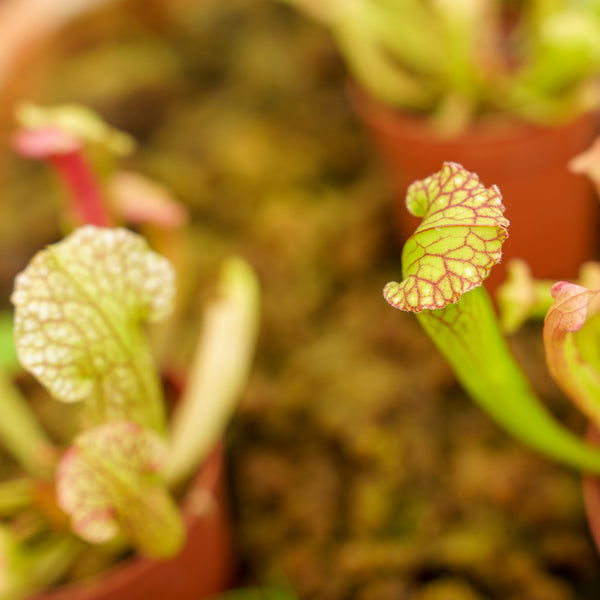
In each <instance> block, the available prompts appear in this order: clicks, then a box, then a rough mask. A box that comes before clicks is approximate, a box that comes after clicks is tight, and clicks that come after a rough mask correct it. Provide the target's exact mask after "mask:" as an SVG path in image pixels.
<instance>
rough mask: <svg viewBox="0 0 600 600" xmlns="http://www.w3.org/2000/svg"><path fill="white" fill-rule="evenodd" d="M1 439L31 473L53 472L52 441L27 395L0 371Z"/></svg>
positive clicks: (48, 473)
mask: <svg viewBox="0 0 600 600" xmlns="http://www.w3.org/2000/svg"><path fill="white" fill-rule="evenodd" d="M0 413H1V414H2V418H1V419H0V440H1V441H2V444H3V445H4V446H5V448H6V449H7V450H8V451H9V452H10V453H11V454H12V455H13V457H14V458H16V459H17V460H18V461H19V464H20V465H21V466H22V467H23V468H24V469H25V470H26V471H27V472H28V473H30V474H31V475H34V476H36V477H48V476H49V475H50V474H51V473H52V463H53V456H54V452H53V444H52V442H51V441H50V439H49V437H48V436H47V435H46V433H45V431H44V430H43V429H42V428H41V426H40V425H39V423H38V421H37V419H36V418H35V415H34V414H33V412H32V411H31V410H30V408H29V406H28V404H27V401H26V399H25V398H24V397H23V396H22V395H21V393H20V392H19V390H18V389H17V388H16V386H15V385H14V384H13V383H12V382H11V381H10V380H9V379H8V377H7V376H6V375H5V374H4V373H1V372H0Z"/></svg>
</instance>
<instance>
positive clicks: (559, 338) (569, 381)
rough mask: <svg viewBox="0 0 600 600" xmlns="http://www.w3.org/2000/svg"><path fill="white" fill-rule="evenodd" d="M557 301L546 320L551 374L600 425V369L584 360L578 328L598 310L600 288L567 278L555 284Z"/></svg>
mask: <svg viewBox="0 0 600 600" xmlns="http://www.w3.org/2000/svg"><path fill="white" fill-rule="evenodd" d="M552 296H553V297H554V303H553V304H552V306H551V307H550V310H549V311H548V314H547V316H546V320H545V322H544V347H545V350H546V363H547V364H548V368H549V370H550V374H551V375H552V377H553V378H554V379H555V381H556V382H557V383H558V385H559V386H560V387H561V389H562V390H563V391H564V392H565V393H566V394H567V395H568V396H569V398H570V399H571V400H572V401H573V402H574V403H576V404H577V405H578V406H579V408H580V409H581V410H582V412H584V413H585V414H586V416H587V417H589V418H590V419H592V421H594V423H596V425H600V373H598V371H597V370H596V369H595V368H594V367H593V366H592V365H591V364H590V363H588V362H587V361H586V360H584V358H583V356H582V354H581V352H580V348H579V346H578V343H577V338H576V336H575V332H578V331H579V330H580V329H581V328H582V327H583V326H584V325H585V323H586V321H587V320H588V318H589V316H590V313H591V312H595V311H596V310H597V306H594V305H593V303H594V304H595V303H597V302H598V301H599V300H600V292H597V291H591V290H588V289H587V288H585V287H583V286H580V285H577V284H574V283H568V282H566V281H559V282H558V283H556V284H554V286H553V287H552Z"/></svg>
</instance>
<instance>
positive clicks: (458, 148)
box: [349, 85, 598, 287]
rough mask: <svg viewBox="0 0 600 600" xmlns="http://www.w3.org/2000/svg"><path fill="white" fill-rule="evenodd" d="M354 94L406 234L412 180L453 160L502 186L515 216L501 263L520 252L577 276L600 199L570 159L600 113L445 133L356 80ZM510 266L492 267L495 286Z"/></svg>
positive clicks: (556, 273)
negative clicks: (438, 133) (569, 165)
mask: <svg viewBox="0 0 600 600" xmlns="http://www.w3.org/2000/svg"><path fill="white" fill-rule="evenodd" d="M349 95H350V100H351V103H352V105H353V107H354V109H355V111H356V113H357V114H358V116H359V118H360V119H361V120H362V121H363V123H364V125H365V127H366V129H367V131H368V132H369V133H370V135H371V137H372V139H373V142H374V144H375V146H376V148H377V149H378V150H379V152H380V153H381V155H382V158H383V160H384V162H385V163H387V167H388V168H389V171H390V174H391V177H392V180H393V183H394V185H395V187H396V189H397V191H398V194H399V199H400V201H399V202H398V203H397V206H398V209H397V216H396V219H397V223H398V228H399V234H400V237H401V239H402V242H403V241H404V239H406V237H408V236H409V235H410V234H412V232H413V231H414V228H415V226H416V224H418V222H419V220H418V219H415V218H414V217H411V216H410V215H408V213H407V212H406V209H405V207H404V196H405V192H406V187H407V185H408V184H410V183H411V182H412V181H414V180H416V179H422V178H423V177H426V176H428V175H430V174H431V173H435V172H436V171H438V170H439V169H440V167H441V165H442V163H443V162H444V161H453V162H458V163H461V164H462V165H463V166H464V167H465V168H466V169H468V170H469V171H473V172H475V173H477V174H478V175H479V177H480V180H481V181H482V183H483V184H485V185H486V186H490V185H492V184H496V185H498V187H499V188H500V191H501V193H502V196H503V199H504V204H505V206H506V217H507V218H508V219H509V220H510V228H509V238H508V240H507V241H506V243H505V244H504V251H503V254H504V261H503V262H504V263H505V261H506V260H507V259H509V258H513V257H523V258H525V259H526V260H527V261H528V262H529V264H530V265H531V269H532V272H533V274H534V276H536V277H542V278H549V279H557V280H558V279H567V278H571V277H575V276H576V274H577V271H578V268H579V265H580V264H581V263H582V262H583V261H584V260H586V259H590V258H593V257H594V256H595V254H596V246H597V239H596V235H597V234H596V231H597V225H598V206H597V204H598V201H597V199H596V198H595V196H594V192H593V189H592V186H591V185H590V184H589V182H588V181H587V179H586V178H585V177H583V176H580V175H574V174H572V173H570V172H569V171H568V170H567V163H568V161H569V160H570V159H571V158H573V157H574V156H575V155H577V154H578V153H579V152H581V151H583V150H585V149H586V148H587V147H588V146H589V145H590V144H591V142H592V140H593V139H594V137H595V136H596V134H597V130H598V115H597V114H595V113H588V114H585V115H583V116H581V117H579V118H577V119H575V120H574V121H572V122H569V123H566V124H564V125H561V126H557V127H540V126H536V125H532V124H529V123H525V122H520V121H516V120H514V119H513V120H509V119H508V118H504V117H497V118H495V119H491V118H490V119H489V120H488V121H486V122H485V123H484V122H483V121H481V122H480V123H478V124H477V125H476V126H474V127H472V128H471V129H469V130H467V131H465V132H464V133H462V134H460V135H459V136H457V137H452V138H440V137H439V136H436V135H435V134H434V133H433V132H432V130H431V129H430V128H429V127H428V123H427V121H426V120H425V119H424V118H421V117H419V116H415V115H412V114H404V113H402V112H399V111H395V110H393V109H391V108H388V107H386V106H385V105H383V104H381V103H379V102H377V101H375V100H373V99H372V98H371V97H369V96H368V95H367V94H365V93H364V92H363V91H362V90H360V89H359V88H358V87H356V86H354V85H351V86H349ZM505 273H506V271H505V268H504V266H503V264H500V265H499V266H498V267H496V268H495V269H494V270H493V271H492V275H491V276H490V281H491V285H492V287H494V286H495V285H496V284H497V283H500V282H501V281H502V280H503V279H504V276H505Z"/></svg>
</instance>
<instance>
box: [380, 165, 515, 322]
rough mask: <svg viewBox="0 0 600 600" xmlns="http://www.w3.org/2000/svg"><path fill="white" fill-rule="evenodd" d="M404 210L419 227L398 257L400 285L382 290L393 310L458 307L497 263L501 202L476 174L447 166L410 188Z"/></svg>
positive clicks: (503, 222) (504, 223)
mask: <svg viewBox="0 0 600 600" xmlns="http://www.w3.org/2000/svg"><path fill="white" fill-rule="evenodd" d="M406 205H407V208H408V210H409V212H410V213H411V214H413V215H415V216H417V217H423V221H422V222H421V224H420V225H419V226H418V227H417V229H416V231H415V233H414V234H413V235H412V236H411V237H410V238H409V239H408V241H407V242H406V244H405V246H404V250H403V252H402V265H403V275H404V280H403V281H402V282H401V283H397V282H394V281H393V282H390V283H388V284H387V285H386V286H385V288H384V297H385V299H386V300H387V301H388V302H389V303H390V304H391V305H392V306H394V307H396V308H399V309H400V310H406V311H412V312H421V311H423V310H425V309H439V308H442V307H444V306H446V305H447V304H451V303H454V302H457V301H458V299H459V298H460V297H461V296H462V294H464V293H465V292H468V291H469V290H471V289H473V288H475V287H478V286H480V285H481V284H482V282H483V280H484V279H485V278H486V277H487V276H488V275H489V273H490V270H491V268H492V267H493V266H494V265H495V264H496V263H498V262H500V258H501V256H502V243H503V242H504V240H505V239H506V238H507V236H508V233H507V227H508V220H507V219H505V218H504V217H503V216H502V214H503V212H504V206H503V205H502V196H501V195H500V191H499V190H498V188H497V187H496V186H492V187H490V188H486V187H485V186H484V185H483V184H481V183H480V182H479V177H478V176H477V175H476V174H475V173H470V172H469V171H467V170H466V169H465V168H464V167H462V166H461V165H459V164H457V163H451V162H446V163H444V166H443V167H442V170H441V171H439V172H438V173H435V174H433V175H430V176H429V177H427V178H425V179H423V180H420V181H415V182H414V183H413V184H412V185H411V186H410V187H409V188H408V191H407V195H406Z"/></svg>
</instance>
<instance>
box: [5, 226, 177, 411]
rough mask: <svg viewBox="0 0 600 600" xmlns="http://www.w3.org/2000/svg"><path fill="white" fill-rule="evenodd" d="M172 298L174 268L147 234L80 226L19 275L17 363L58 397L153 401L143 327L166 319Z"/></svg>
mask: <svg viewBox="0 0 600 600" xmlns="http://www.w3.org/2000/svg"><path fill="white" fill-rule="evenodd" d="M174 293H175V284H174V273H173V269H172V267H171V265H170V264H169V262H168V261H167V260H166V259H165V258H163V257H161V256H159V255H158V254H156V253H154V252H152V251H151V250H150V249H149V247H148V245H147V243H146V241H145V240H144V238H142V237H141V236H139V235H137V234H134V233H132V232H130V231H127V230H125V229H108V228H98V227H94V226H86V227H82V228H80V229H77V230H75V231H74V232H73V233H72V234H71V235H70V236H69V237H67V238H65V239H64V240H63V241H62V242H59V243H57V244H54V245H53V246H49V247H48V248H47V249H45V250H42V251H40V252H38V254H36V256H35V257H34V258H33V259H32V261H31V262H30V264H29V266H28V267H27V268H26V269H25V271H23V272H22V273H21V274H19V275H18V276H17V278H16V281H15V289H14V292H13V294H12V298H11V300H12V302H13V304H14V305H15V327H14V329H15V342H16V346H17V352H18V354H19V359H20V360H21V363H22V364H23V366H24V367H25V368H26V369H28V370H29V371H30V372H31V373H32V374H33V375H35V376H36V377H37V378H38V379H39V380H40V381H41V383H42V384H44V385H45V386H46V387H47V388H48V390H49V391H50V393H51V394H52V395H53V396H54V397H55V398H57V399H59V400H63V401H66V402H73V401H77V400H83V399H84V398H88V397H92V396H93V397H95V398H96V399H102V398H105V399H109V400H110V402H112V403H114V406H117V405H121V406H122V405H125V404H126V403H127V402H129V401H132V402H137V403H138V404H139V402H140V398H141V400H142V401H144V402H146V401H147V402H150V401H151V398H149V397H148V396H151V395H152V394H151V393H150V392H149V391H148V389H147V387H148V385H147V382H144V381H143V380H144V378H146V376H145V375H144V373H143V372H142V371H143V370H144V369H145V364H146V363H144V361H145V360H146V358H145V354H146V353H147V352H146V351H145V348H146V342H145V341H144V340H143V339H142V332H141V327H140V323H141V322H142V321H156V320H160V319H162V318H164V317H165V316H166V315H167V314H168V313H169V312H170V310H171V305H172V302H173V297H174ZM147 360H149V361H150V364H151V358H148V359H147ZM99 401H101V400H99ZM113 417H114V415H113Z"/></svg>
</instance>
